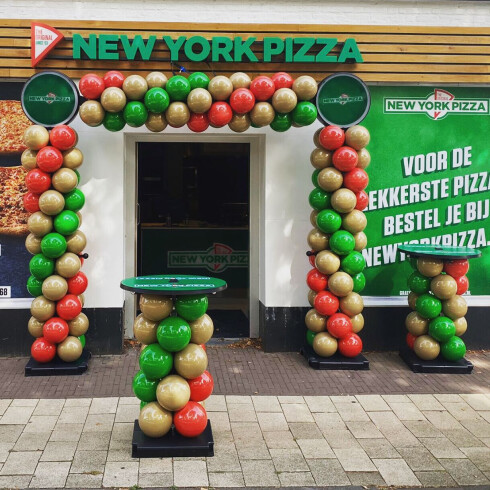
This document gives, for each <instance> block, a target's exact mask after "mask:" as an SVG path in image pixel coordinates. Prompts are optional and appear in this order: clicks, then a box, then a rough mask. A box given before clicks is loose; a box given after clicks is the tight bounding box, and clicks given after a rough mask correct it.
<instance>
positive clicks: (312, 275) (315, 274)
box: [306, 269, 328, 293]
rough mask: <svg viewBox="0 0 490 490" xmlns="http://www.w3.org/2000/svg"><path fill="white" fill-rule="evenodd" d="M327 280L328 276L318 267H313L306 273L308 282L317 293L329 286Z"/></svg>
mask: <svg viewBox="0 0 490 490" xmlns="http://www.w3.org/2000/svg"><path fill="white" fill-rule="evenodd" d="M327 282H328V280H327V276H326V275H325V274H322V273H321V272H320V271H319V270H318V269H311V271H310V272H308V274H307V275H306V284H308V287H309V288H310V289H313V291H316V292H317V293H318V292H319V291H323V290H324V289H325V288H326V287H327Z"/></svg>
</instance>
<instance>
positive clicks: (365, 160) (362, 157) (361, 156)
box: [357, 148, 371, 169]
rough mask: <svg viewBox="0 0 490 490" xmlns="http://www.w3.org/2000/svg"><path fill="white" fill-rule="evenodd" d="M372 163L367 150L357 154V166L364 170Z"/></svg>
mask: <svg viewBox="0 0 490 490" xmlns="http://www.w3.org/2000/svg"><path fill="white" fill-rule="evenodd" d="M370 163H371V154H370V153H369V151H368V150H366V148H363V149H362V150H359V151H358V152H357V166H358V167H359V168H362V169H366V168H367V167H369V164H370Z"/></svg>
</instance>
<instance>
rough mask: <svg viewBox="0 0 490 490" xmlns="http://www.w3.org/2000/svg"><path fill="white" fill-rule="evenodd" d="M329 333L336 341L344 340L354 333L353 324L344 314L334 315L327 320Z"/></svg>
mask: <svg viewBox="0 0 490 490" xmlns="http://www.w3.org/2000/svg"><path fill="white" fill-rule="evenodd" d="M327 330H328V333H329V334H330V335H331V336H332V337H335V338H336V339H343V338H344V337H346V336H347V335H349V334H351V333H352V322H351V320H350V318H349V317H348V316H347V315H344V313H334V314H333V315H332V316H331V317H329V318H328V320H327Z"/></svg>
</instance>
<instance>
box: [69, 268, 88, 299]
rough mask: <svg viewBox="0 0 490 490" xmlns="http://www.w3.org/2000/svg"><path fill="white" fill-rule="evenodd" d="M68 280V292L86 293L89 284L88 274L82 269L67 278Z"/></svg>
mask: <svg viewBox="0 0 490 490" xmlns="http://www.w3.org/2000/svg"><path fill="white" fill-rule="evenodd" d="M66 282H67V283H68V292H69V293H70V294H75V295H77V296H78V295H79V294H82V293H84V292H85V290H86V289H87V285H88V279H87V276H86V275H85V274H84V273H83V272H82V271H79V272H78V273H77V274H75V275H74V276H73V277H70V278H69V279H67V280H66Z"/></svg>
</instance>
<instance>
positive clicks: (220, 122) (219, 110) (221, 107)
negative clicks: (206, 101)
mask: <svg viewBox="0 0 490 490" xmlns="http://www.w3.org/2000/svg"><path fill="white" fill-rule="evenodd" d="M232 117H233V111H232V110H231V107H230V104H228V103H227V102H221V101H220V102H214V104H213V105H212V106H211V108H210V109H209V111H208V118H209V122H210V123H211V124H212V125H213V126H214V127H216V128H221V127H223V126H226V125H227V124H228V123H229V122H230V121H231V118H232Z"/></svg>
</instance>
